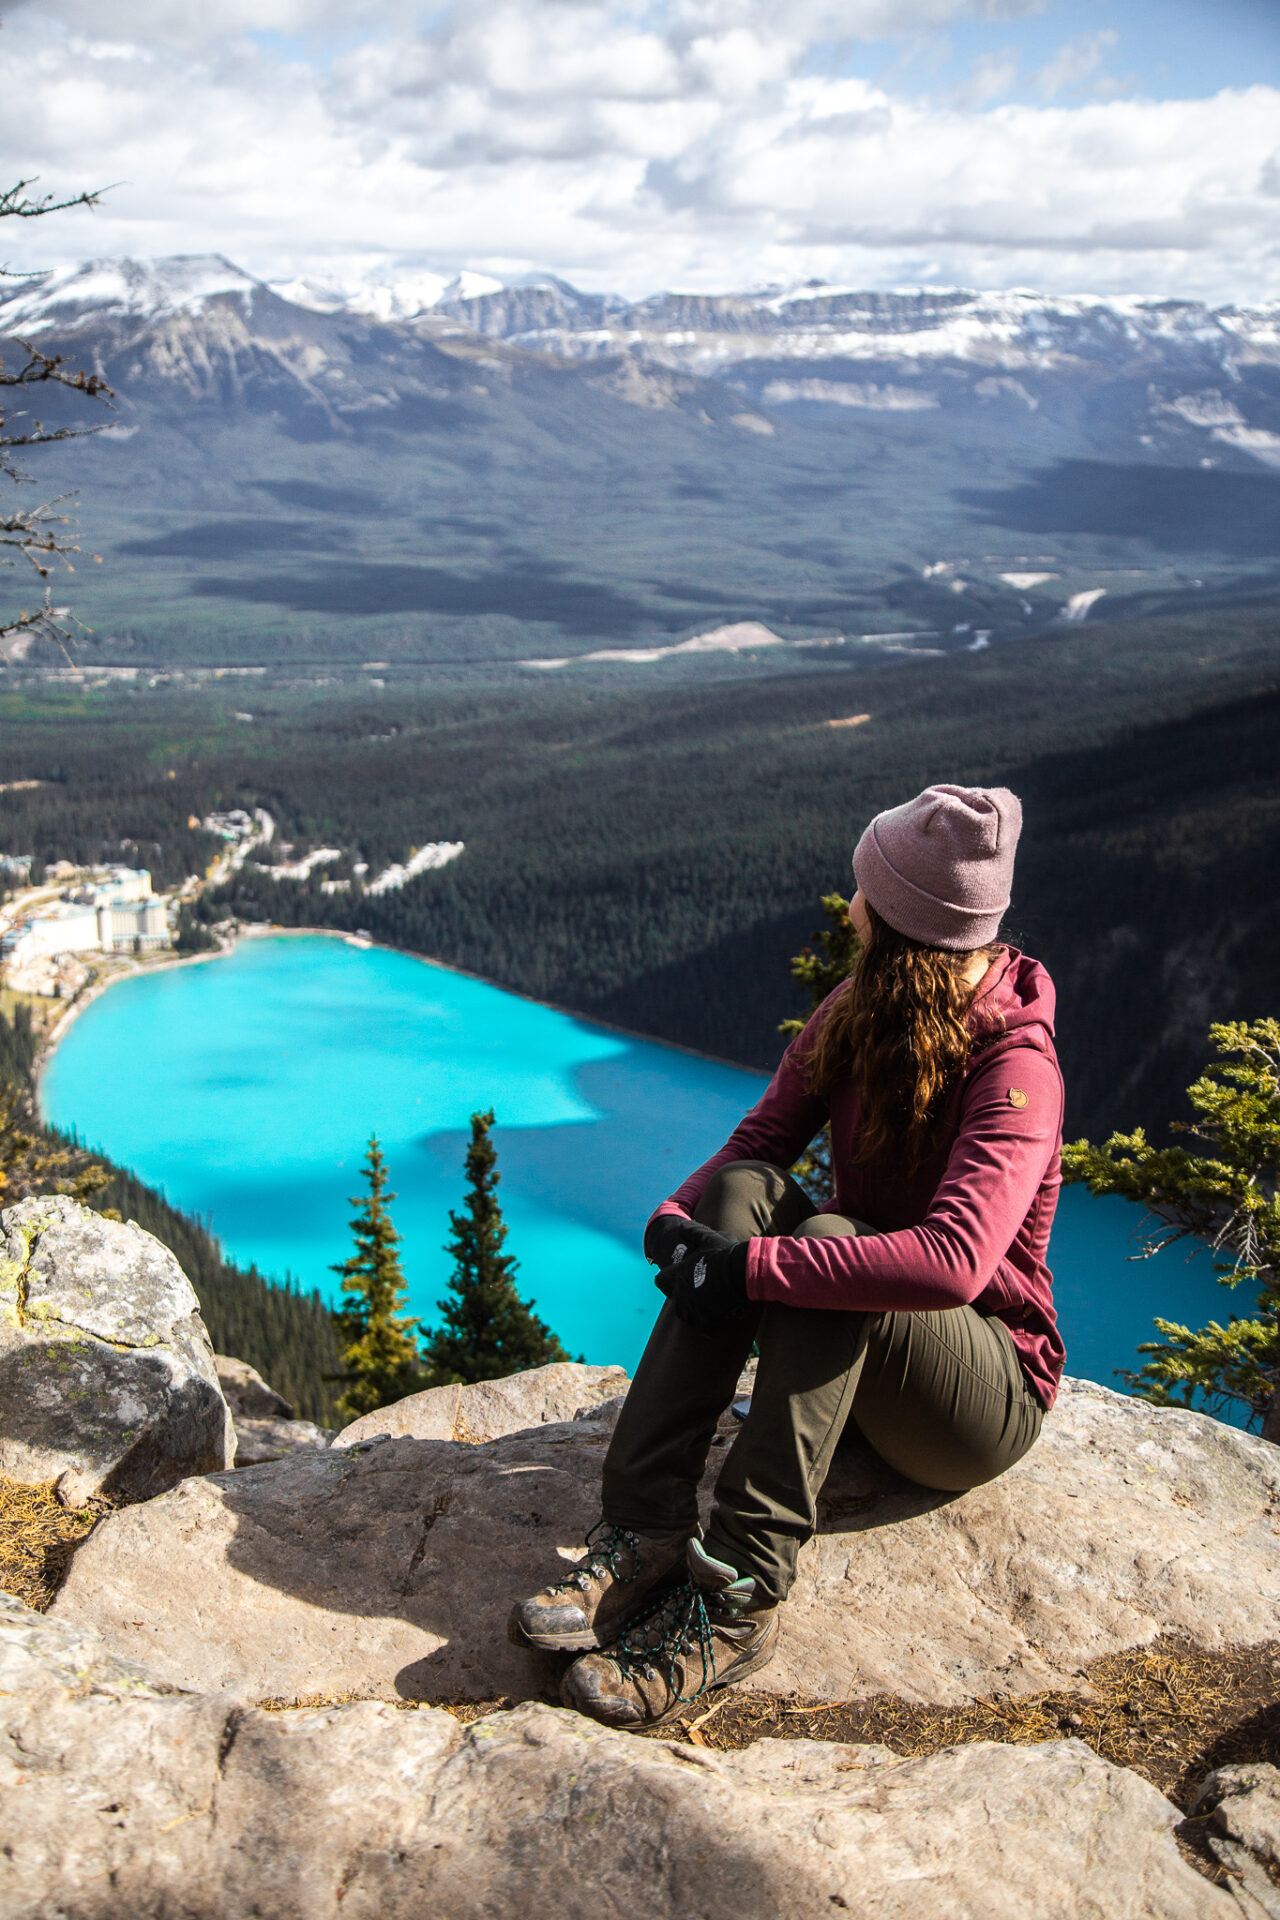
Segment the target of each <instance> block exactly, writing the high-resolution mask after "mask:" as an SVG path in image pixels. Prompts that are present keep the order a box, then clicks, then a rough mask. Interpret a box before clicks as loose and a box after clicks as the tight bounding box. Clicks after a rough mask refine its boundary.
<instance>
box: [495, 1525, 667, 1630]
mask: <svg viewBox="0 0 1280 1920" xmlns="http://www.w3.org/2000/svg"><path fill="white" fill-rule="evenodd" d="M688 1541H689V1532H688V1529H687V1528H685V1527H682V1528H681V1530H680V1532H679V1533H669V1534H665V1535H663V1536H662V1537H661V1538H655V1537H653V1536H651V1535H649V1534H647V1533H634V1532H633V1531H632V1530H631V1528H630V1527H615V1526H614V1525H613V1524H612V1522H611V1521H608V1520H601V1521H598V1522H597V1524H596V1525H595V1526H594V1527H592V1529H591V1532H590V1533H589V1534H588V1535H587V1553H586V1557H585V1559H582V1560H580V1561H579V1562H578V1564H577V1566H576V1567H575V1568H574V1569H573V1572H572V1573H569V1574H566V1575H565V1577H564V1579H563V1580H557V1581H556V1582H555V1583H554V1584H553V1585H551V1586H546V1587H543V1588H541V1590H540V1591H539V1592H537V1593H535V1594H533V1595H531V1596H530V1598H529V1599H528V1600H521V1601H519V1602H518V1603H517V1605H516V1606H514V1607H513V1608H512V1609H511V1617H510V1619H509V1620H508V1622H507V1638H508V1640H511V1641H513V1642H514V1643H515V1645H516V1646H518V1647H541V1648H542V1649H543V1650H544V1651H545V1652H548V1653H580V1652H581V1651H582V1649H583V1648H584V1647H599V1646H605V1645H607V1644H608V1642H609V1641H610V1640H611V1639H612V1638H613V1636H614V1634H615V1633H616V1632H617V1631H618V1629H619V1628H620V1627H621V1626H622V1624H623V1622H624V1621H625V1620H626V1619H627V1617H628V1615H629V1614H632V1613H634V1612H635V1610H636V1608H637V1607H638V1606H640V1605H641V1604H642V1603H643V1602H644V1600H646V1599H647V1598H648V1596H649V1595H650V1594H651V1593H652V1592H653V1589H654V1588H655V1587H656V1586H657V1584H658V1582H659V1581H660V1580H665V1579H666V1577H667V1576H668V1575H669V1574H670V1573H671V1572H672V1571H673V1569H675V1568H677V1567H679V1565H680V1563H681V1561H682V1560H683V1559H684V1550H685V1547H686V1546H687V1545H688Z"/></svg>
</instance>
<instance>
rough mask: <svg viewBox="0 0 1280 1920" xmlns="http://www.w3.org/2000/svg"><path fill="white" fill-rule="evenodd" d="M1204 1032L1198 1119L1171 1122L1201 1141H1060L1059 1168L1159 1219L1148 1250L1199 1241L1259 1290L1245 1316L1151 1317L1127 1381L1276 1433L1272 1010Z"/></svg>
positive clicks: (1278, 1252) (1192, 1091)
mask: <svg viewBox="0 0 1280 1920" xmlns="http://www.w3.org/2000/svg"><path fill="white" fill-rule="evenodd" d="M1209 1038H1210V1040H1211V1041H1212V1043H1213V1045H1214V1047H1215V1048H1216V1050H1217V1053H1218V1058H1217V1059H1216V1060H1215V1061H1212V1062H1211V1063H1210V1065H1209V1066H1208V1067H1207V1068H1206V1069H1205V1071H1204V1073H1203V1074H1202V1075H1201V1077H1200V1078H1199V1079H1198V1080H1197V1081H1196V1082H1195V1084H1194V1085H1193V1086H1191V1087H1189V1088H1188V1090H1187V1097H1188V1099H1189V1100H1190V1102H1191V1106H1192V1108H1193V1110H1194V1113H1195V1118H1194V1119H1193V1120H1190V1121H1181V1122H1176V1123H1175V1125H1174V1131H1175V1132H1178V1133H1183V1134H1187V1135H1189V1136H1190V1137H1191V1138H1192V1139H1193V1140H1195V1141H1197V1142H1199V1143H1201V1144H1202V1145H1203V1146H1204V1147H1205V1148H1206V1149H1207V1151H1206V1152H1203V1153H1193V1152H1189V1151H1188V1150H1187V1149H1186V1148H1185V1147H1181V1146H1172V1147H1153V1146H1152V1145H1151V1144H1150V1142H1149V1141H1148V1139H1147V1137H1146V1135H1145V1133H1143V1131H1142V1129H1141V1128H1139V1129H1138V1130H1137V1132H1135V1133H1113V1134H1112V1135H1111V1138H1110V1139H1109V1140H1108V1141H1107V1142H1106V1143H1105V1145H1103V1146H1101V1147H1095V1146H1092V1145H1091V1144H1090V1143H1089V1141H1087V1140H1077V1141H1076V1142H1075V1144H1074V1145H1073V1146H1067V1147H1064V1148H1063V1151H1062V1167H1063V1174H1064V1177H1065V1178H1066V1179H1067V1180H1072V1181H1084V1182H1086V1183H1087V1185H1088V1187H1089V1190H1090V1192H1091V1193H1098V1194H1105V1193H1118V1194H1122V1195H1123V1196H1124V1198H1125V1199H1126V1200H1133V1201H1136V1202H1138V1203H1139V1204H1140V1205H1141V1206H1144V1207H1145V1208H1146V1210H1147V1213H1148V1215H1149V1216H1150V1217H1151V1218H1152V1219H1153V1221H1154V1222H1155V1223H1156V1225H1155V1226H1154V1228H1153V1230H1152V1231H1151V1232H1150V1233H1148V1234H1147V1236H1146V1240H1145V1244H1144V1247H1143V1255H1144V1256H1149V1255H1151V1254H1155V1253H1158V1252H1159V1251H1160V1249H1161V1248H1162V1247H1166V1246H1170V1245H1172V1244H1173V1242H1175V1241H1177V1240H1183V1239H1186V1238H1188V1237H1193V1238H1196V1239H1199V1240H1205V1241H1207V1242H1208V1243H1209V1245H1210V1247H1212V1249H1213V1250H1214V1252H1215V1253H1222V1254H1226V1255H1228V1256H1229V1258H1228V1259H1227V1260H1225V1261H1221V1262H1219V1264H1218V1269H1217V1270H1218V1274H1219V1276H1220V1279H1221V1281H1222V1284H1223V1285H1224V1286H1228V1287H1236V1286H1239V1285H1240V1284H1241V1282H1245V1283H1246V1284H1247V1286H1248V1288H1249V1290H1250V1292H1253V1291H1254V1290H1255V1289H1256V1291H1257V1304H1256V1306H1255V1307H1254V1310H1253V1314H1252V1315H1251V1317H1249V1318H1247V1319H1246V1318H1239V1319H1238V1318H1236V1317H1235V1316H1234V1315H1233V1316H1231V1317H1230V1318H1229V1319H1228V1321H1227V1323H1226V1325H1225V1326H1223V1325H1221V1324H1220V1323H1219V1322H1218V1321H1216V1320H1211V1321H1210V1322H1209V1324H1208V1326H1207V1327H1202V1328H1201V1329H1200V1330H1199V1332H1193V1331H1192V1330H1191V1328H1189V1327H1183V1326H1179V1325H1178V1324H1177V1322H1176V1321H1173V1320H1159V1319H1158V1320H1157V1321H1156V1323H1155V1324H1156V1328H1157V1330H1158V1331H1159V1333H1160V1334H1161V1336H1162V1338H1161V1339H1159V1340H1153V1341H1150V1342H1148V1343H1147V1344H1146V1345H1144V1346H1141V1347H1139V1349H1138V1351H1139V1353H1142V1354H1145V1355H1147V1356H1148V1357H1147V1359H1146V1362H1145V1364H1144V1365H1143V1366H1142V1367H1141V1368H1140V1369H1139V1371H1138V1372H1137V1373H1130V1374H1127V1375H1126V1376H1125V1378H1126V1379H1127V1380H1128V1382H1129V1384H1130V1385H1131V1386H1132V1387H1134V1388H1135V1389H1136V1391H1137V1392H1138V1393H1140V1394H1142V1395H1143V1396H1144V1397H1145V1398H1146V1399H1148V1400H1154V1401H1155V1402H1156V1404H1157V1405H1159V1406H1184V1407H1192V1406H1202V1407H1204V1408H1206V1409H1207V1410H1208V1411H1209V1412H1211V1413H1217V1414H1221V1413H1226V1412H1230V1411H1234V1410H1240V1411H1242V1412H1243V1413H1244V1414H1245V1416H1246V1418H1247V1420H1248V1423H1249V1425H1250V1426H1254V1425H1258V1424H1260V1425H1261V1429H1262V1437H1263V1439H1264V1440H1272V1441H1275V1442H1276V1443H1277V1444H1280V1196H1278V1195H1277V1178H1278V1177H1280V1021H1277V1020H1254V1021H1251V1022H1244V1021H1230V1022H1226V1023H1224V1024H1221V1025H1216V1026H1212V1027H1210V1029H1209Z"/></svg>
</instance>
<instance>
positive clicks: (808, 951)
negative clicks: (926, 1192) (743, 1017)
mask: <svg viewBox="0 0 1280 1920" xmlns="http://www.w3.org/2000/svg"><path fill="white" fill-rule="evenodd" d="M822 911H823V913H824V914H825V915H826V917H827V920H828V922H829V925H827V926H825V927H823V928H822V930H821V931H820V932H818V933H815V934H814V936H813V946H810V947H802V948H801V950H800V952H799V953H797V954H796V955H795V956H794V957H793V959H792V961H791V978H792V979H793V980H798V981H799V982H800V985H801V986H802V987H805V988H807V990H808V994H809V1012H810V1013H816V1012H817V1010H818V1008H819V1007H820V1006H821V1005H822V1003H823V1001H824V1000H825V999H826V997H827V995H828V994H829V993H831V992H832V991H833V990H834V989H835V988H836V987H838V986H839V985H840V982H841V981H842V980H847V979H848V978H849V975H850V974H851V973H852V972H853V969H854V966H855V965H856V963H857V959H858V955H859V953H860V952H861V951H862V943H861V941H860V940H859V939H858V936H857V934H856V933H855V932H854V930H853V927H852V924H851V923H850V920H849V902H848V901H847V900H846V899H845V897H844V895H843V894H841V893H827V894H824V895H823V898H822ZM815 949H816V951H815ZM803 1028H804V1021H803V1020H780V1021H779V1023H778V1032H779V1033H781V1034H784V1035H785V1036H786V1038H787V1039H788V1040H794V1039H795V1037H796V1035H797V1034H798V1033H800V1032H802V1031H803ZM791 1171H792V1173H793V1174H794V1175H795V1177H796V1179H797V1180H798V1181H799V1182H800V1184H801V1186H802V1187H804V1188H805V1190H806V1191H807V1192H808V1193H809V1194H810V1195H811V1196H812V1197H813V1199H815V1200H817V1201H822V1202H825V1201H828V1200H832V1199H834V1197H835V1176H834V1175H833V1173H832V1171H831V1129H830V1127H824V1128H823V1129H822V1132H821V1133H820V1134H819V1136H818V1138H817V1139H816V1140H814V1141H813V1142H812V1143H811V1145H809V1146H808V1147H806V1148H805V1151H804V1152H803V1153H802V1154H801V1156H800V1158H799V1159H798V1160H797V1161H796V1163H795V1165H794V1167H792V1169H791Z"/></svg>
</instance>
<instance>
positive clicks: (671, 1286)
mask: <svg viewBox="0 0 1280 1920" xmlns="http://www.w3.org/2000/svg"><path fill="white" fill-rule="evenodd" d="M690 1224H692V1225H694V1228H695V1231H696V1232H697V1233H698V1235H699V1236H700V1238H699V1242H698V1244H697V1245H696V1246H686V1247H684V1249H683V1252H682V1257H681V1258H680V1259H678V1260H673V1261H672V1263H671V1265H670V1266H665V1267H663V1269H662V1271H661V1273H659V1275H658V1276H657V1279H656V1280H655V1281H654V1285H655V1286H656V1287H658V1288H660V1290H661V1291H662V1292H663V1293H665V1294H666V1296H667V1298H668V1300H669V1301H670V1302H671V1304H672V1306H673V1307H674V1308H675V1310H676V1312H677V1313H678V1314H679V1316H680V1318H681V1319H682V1320H683V1321H684V1323H685V1325H686V1326H688V1327H692V1328H693V1330H694V1332H695V1333H714V1332H715V1331H716V1330H717V1328H719V1327H723V1326H727V1325H729V1324H731V1323H732V1322H733V1321H735V1320H740V1319H741V1318H742V1317H743V1315H744V1314H746V1313H747V1312H749V1310H750V1308H751V1304H752V1303H751V1301H750V1300H749V1299H748V1298H747V1243H746V1241H745V1240H731V1239H730V1238H729V1236H728V1234H725V1233H716V1232H714V1231H713V1230H712V1229H711V1228H710V1227H699V1226H697V1225H696V1223H690ZM712 1242H715V1243H716V1244H714V1245H713V1244H711V1243H712ZM676 1250H677V1251H681V1249H680V1247H679V1246H677V1249H676Z"/></svg>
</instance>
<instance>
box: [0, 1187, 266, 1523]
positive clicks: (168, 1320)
mask: <svg viewBox="0 0 1280 1920" xmlns="http://www.w3.org/2000/svg"><path fill="white" fill-rule="evenodd" d="M233 1458H234V1436H233V1433H232V1427H231V1416H230V1413H229V1412H228V1409H227V1403H226V1401H225V1400H224V1399H223V1396H222V1391H221V1389H220V1388H219V1386H218V1378H217V1374H216V1372H215V1371H214V1364H213V1352H212V1349H211V1347H210V1344H209V1336H208V1334H207V1333H206V1332H205V1329H204V1323H203V1321H202V1320H201V1318H200V1309H199V1302H198V1301H197V1299H196V1296H195V1293H194V1292H193V1291H192V1288H191V1284H190V1282H189V1281H188V1280H187V1278H186V1276H185V1275H184V1273H183V1271H182V1269H181V1267H180V1266H179V1265H178V1263H177V1261H176V1260H175V1259H174V1257H173V1255H172V1254H171V1253H170V1252H169V1250H168V1249H167V1248H166V1247H163V1246H161V1244H160V1242H159V1241H158V1240H155V1239H153V1238H152V1236H151V1235H150V1234H149V1233H144V1232H143V1231H142V1229H141V1228H140V1227H136V1226H132V1225H129V1224H125V1223H122V1222H120V1221H116V1220H104V1219H103V1218H102V1217H101V1216H100V1215H99V1214H96V1213H91V1212H90V1211H89V1210H88V1209H87V1208H86V1207H81V1206H78V1205H77V1204H76V1203H75V1201H74V1200H69V1199H67V1198H65V1197H64V1196H61V1195H56V1196H52V1197H48V1198H44V1199H35V1200H24V1201H21V1202H20V1203H19V1204H18V1205H17V1206H13V1207H7V1208H6V1209H5V1210H4V1212H3V1213H0V1473H3V1474H7V1475H8V1476H9V1477H10V1478H11V1479H14V1480H22V1481H28V1482H30V1481H42V1480H56V1481H57V1485H58V1492H59V1494H60V1496H61V1497H62V1499H63V1500H64V1501H65V1502H66V1504H67V1505H69V1506H82V1505H84V1503H85V1502H86V1501H87V1500H88V1499H90V1498H91V1497H93V1496H94V1495H102V1496H105V1497H107V1498H109V1499H112V1500H122V1501H123V1500H146V1499H149V1498H151V1497H152V1496H153V1495H155V1494H158V1493H161V1492H163V1491H164V1489H165V1488H167V1487H171V1486H173V1485H174V1484H175V1483H176V1482H177V1481H179V1480H181V1479H183V1478H184V1477H185V1476H186V1475H187V1474H193V1473H197V1474H198V1473H209V1472H216V1471H218V1470H219V1469H220V1468H223V1467H227V1466H229V1465H230V1464H231V1461H232V1459H233Z"/></svg>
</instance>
